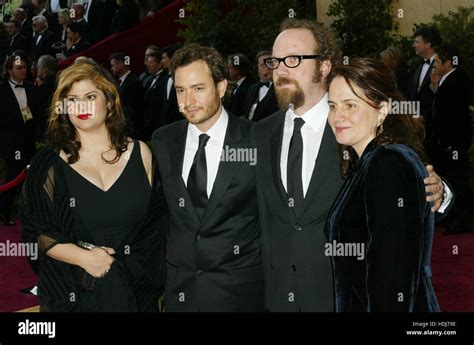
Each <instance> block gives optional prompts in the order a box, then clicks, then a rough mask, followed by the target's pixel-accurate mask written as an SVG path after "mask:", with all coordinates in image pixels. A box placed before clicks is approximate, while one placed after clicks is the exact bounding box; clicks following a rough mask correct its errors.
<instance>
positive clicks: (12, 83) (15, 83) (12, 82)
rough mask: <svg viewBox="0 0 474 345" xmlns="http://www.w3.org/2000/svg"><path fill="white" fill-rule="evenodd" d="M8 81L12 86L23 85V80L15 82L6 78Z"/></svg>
mask: <svg viewBox="0 0 474 345" xmlns="http://www.w3.org/2000/svg"><path fill="white" fill-rule="evenodd" d="M8 81H9V82H10V85H12V87H15V86H16V85H23V82H21V83H17V82H14V81H13V80H11V79H10V78H8Z"/></svg>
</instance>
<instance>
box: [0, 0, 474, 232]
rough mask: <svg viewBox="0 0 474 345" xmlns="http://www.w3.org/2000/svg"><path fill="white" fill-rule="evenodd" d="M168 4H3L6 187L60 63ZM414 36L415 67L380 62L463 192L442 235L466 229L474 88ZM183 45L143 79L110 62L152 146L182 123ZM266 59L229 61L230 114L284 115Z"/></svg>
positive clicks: (424, 39) (453, 56)
mask: <svg viewBox="0 0 474 345" xmlns="http://www.w3.org/2000/svg"><path fill="white" fill-rule="evenodd" d="M166 3H167V2H166V1H161V2H160V1H137V2H135V1H134V0H116V1H112V0H110V1H109V0H107V1H100V2H99V1H96V0H84V1H82V2H75V3H72V2H71V1H70V0H55V1H47V0H22V1H21V2H17V1H15V0H11V1H9V2H6V3H5V4H4V6H3V22H0V61H1V62H2V66H3V81H2V82H1V83H0V88H1V90H2V92H1V94H0V104H1V106H2V115H1V116H0V124H1V128H0V132H1V134H2V135H1V139H0V142H1V154H2V157H3V159H4V160H5V161H6V162H7V164H6V165H7V176H6V180H11V179H12V178H14V177H15V176H17V174H18V173H19V172H20V171H21V169H23V168H24V167H25V166H26V165H27V163H28V161H29V160H30V159H31V157H32V155H33V154H34V151H35V143H37V142H39V141H42V140H44V138H45V133H46V129H47V121H48V116H49V110H50V106H51V99H52V95H53V93H54V91H55V88H56V86H55V81H56V74H57V72H58V71H57V66H58V62H59V61H61V60H63V59H65V58H66V57H68V56H71V55H74V54H77V53H80V52H82V51H84V50H86V49H87V48H89V47H90V46H91V45H93V44H94V43H96V42H97V41H99V40H101V39H103V38H105V37H107V36H108V35H110V34H112V33H115V32H120V31H123V30H126V29H127V28H129V27H131V26H133V25H134V24H135V23H137V22H138V21H139V20H140V19H141V18H143V17H144V16H146V15H149V14H150V13H151V12H153V11H154V10H156V9H157V8H159V7H160V6H163V5H164V4H166ZM413 39H414V43H413V47H414V50H415V52H416V55H417V56H418V57H419V59H418V61H416V63H414V64H413V65H412V66H411V68H410V69H408V67H407V64H406V62H405V59H404V54H403V52H402V51H401V50H400V49H398V48H394V47H389V48H387V49H386V50H384V51H382V52H381V53H380V59H381V60H382V62H383V63H384V64H385V65H386V67H388V68H389V69H390V70H391V71H393V73H394V74H395V77H396V80H397V85H398V89H399V91H400V92H401V93H402V94H403V95H404V96H405V97H406V98H407V99H408V100H411V101H416V102H419V104H420V116H421V117H422V118H423V121H424V127H425V133H426V134H425V142H424V145H425V150H426V152H427V156H428V160H429V161H430V162H433V163H434V164H435V166H436V167H437V169H438V170H439V173H440V174H441V175H443V176H445V177H446V178H447V180H448V181H450V182H451V184H452V189H453V190H454V191H455V193H456V199H457V203H456V206H455V209H454V210H453V211H452V212H451V213H450V217H449V218H448V219H446V227H445V229H444V233H446V234H450V233H457V232H465V231H469V228H470V209H471V205H472V201H471V191H470V187H469V176H470V172H469V159H468V150H469V147H470V144H471V126H470V114H469V104H470V102H471V99H470V97H471V95H472V93H471V92H470V86H471V85H472V84H471V83H470V81H469V79H468V77H467V75H466V73H465V72H463V69H462V66H461V65H462V57H460V56H459V55H458V52H457V50H456V48H455V47H452V46H450V45H447V44H442V43H441V38H440V34H439V32H438V31H437V30H436V28H433V27H421V28H419V29H418V30H417V31H416V32H415V33H414V35H413ZM178 48H179V45H178V44H176V45H172V46H168V47H164V48H162V47H158V46H156V45H150V46H149V47H147V49H146V51H145V54H144V64H145V72H144V73H142V74H141V75H139V76H137V75H134V74H133V73H132V71H131V70H130V64H129V61H128V55H127V52H116V53H114V54H112V55H111V56H110V58H109V62H110V70H111V73H112V75H113V76H114V77H115V80H116V83H117V87H118V90H119V93H120V96H121V99H122V102H123V105H124V108H125V114H126V118H127V121H128V123H129V127H128V128H129V132H130V133H131V135H133V136H134V137H135V138H138V139H140V140H144V141H149V140H150V139H151V134H152V133H153V132H154V131H155V130H156V129H157V128H160V127H162V126H164V125H167V124H170V123H173V122H175V121H178V120H180V119H182V115H181V111H180V108H179V105H178V102H177V97H176V90H175V88H174V83H173V77H172V75H171V73H170V65H169V64H170V59H171V58H172V57H173V54H174V53H175V51H176V50H177V49H178ZM269 57H271V51H270V50H262V51H260V52H258V54H257V55H256V56H255V59H254V60H252V59H251V58H249V57H247V56H245V55H244V54H242V53H235V54H232V55H229V56H227V59H226V62H227V73H228V80H229V82H230V84H231V85H232V86H231V87H230V88H228V90H227V95H226V98H225V100H224V106H225V108H226V109H227V110H228V111H229V113H231V114H235V115H237V116H239V117H243V118H246V119H249V120H252V121H255V122H256V121H260V120H262V119H264V118H266V117H268V116H269V115H271V114H273V113H275V112H276V111H277V110H278V109H279V107H278V101H277V97H276V94H275V87H274V84H273V76H272V71H271V69H269V68H268V67H267V65H266V63H265V59H268V58H269ZM255 76H256V80H254V77H255ZM22 119H23V120H22ZM31 119H32V120H31ZM19 142H21V145H20V146H18V143H19ZM13 147H22V148H24V151H23V156H22V157H21V160H18V159H17V158H13V157H12V154H13V153H12V152H13V151H11V150H10V149H11V148H13ZM16 193H17V190H15V189H13V190H11V191H9V192H7V193H4V196H3V198H4V199H5V198H6V200H7V201H6V202H3V203H2V211H1V212H0V213H1V217H2V220H3V222H4V223H5V224H13V223H14V221H13V220H12V219H11V207H12V203H13V199H14V196H15V195H16ZM5 195H6V196H5Z"/></svg>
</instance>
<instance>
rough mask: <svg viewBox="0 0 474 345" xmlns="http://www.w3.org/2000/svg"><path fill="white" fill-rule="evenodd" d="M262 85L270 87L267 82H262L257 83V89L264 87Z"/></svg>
mask: <svg viewBox="0 0 474 345" xmlns="http://www.w3.org/2000/svg"><path fill="white" fill-rule="evenodd" d="M264 85H265V86H266V87H270V82H269V81H267V82H265V83H264V82H259V83H258V87H259V88H261V87H262V86H264Z"/></svg>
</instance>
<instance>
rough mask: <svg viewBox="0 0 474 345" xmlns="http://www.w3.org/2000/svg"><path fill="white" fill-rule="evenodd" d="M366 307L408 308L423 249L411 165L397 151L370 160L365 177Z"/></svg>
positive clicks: (396, 309)
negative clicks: (367, 236) (366, 228)
mask: <svg viewBox="0 0 474 345" xmlns="http://www.w3.org/2000/svg"><path fill="white" fill-rule="evenodd" d="M365 197H366V211H367V215H366V216H367V221H368V230H369V240H368V242H367V248H366V250H367V251H366V253H367V294H368V311H404V312H407V311H411V310H412V307H413V303H414V299H415V298H416V291H417V283H418V277H419V275H420V266H421V259H422V255H423V223H422V219H421V218H422V216H421V215H420V211H419V209H420V207H419V203H421V202H424V200H423V199H420V198H421V197H423V198H424V195H420V192H419V187H418V181H417V179H416V175H415V172H414V169H413V168H412V167H411V166H410V165H409V163H408V162H407V161H406V160H405V159H404V158H402V156H401V155H399V154H398V153H396V152H393V151H384V152H381V153H380V156H379V157H375V158H374V160H373V161H372V162H371V165H370V167H369V170H368V174H367V180H366V194H365Z"/></svg>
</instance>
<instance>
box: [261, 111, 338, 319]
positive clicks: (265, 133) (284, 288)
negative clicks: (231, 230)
mask: <svg viewBox="0 0 474 345" xmlns="http://www.w3.org/2000/svg"><path fill="white" fill-rule="evenodd" d="M284 120H285V112H284V111H279V112H277V113H275V114H274V115H271V116H269V117H267V118H266V119H263V120H262V121H259V122H257V123H256V124H255V125H254V127H253V129H252V141H253V142H254V143H255V145H256V148H257V152H258V164H257V192H258V207H259V211H260V223H261V225H262V258H263V263H264V271H265V302H266V307H267V309H269V310H270V311H318V312H330V311H334V294H333V280H332V271H331V262H330V258H329V257H327V256H325V252H324V246H325V243H326V242H327V241H326V236H325V233H324V226H325V223H326V217H327V215H328V212H329V209H330V207H331V205H332V203H333V201H334V200H335V198H336V196H337V194H338V192H339V190H340V188H341V186H342V183H343V179H342V177H341V174H340V162H339V155H338V147H337V142H336V139H335V137H334V134H333V132H332V130H331V128H330V127H329V124H327V123H326V127H325V129H324V134H323V138H322V142H321V146H320V149H319V153H318V157H317V159H316V162H315V166H314V170H313V174H312V176H311V180H310V184H309V187H308V190H307V193H306V196H305V198H304V205H303V209H302V211H301V212H300V215H299V216H296V215H295V212H294V209H293V208H292V207H289V202H288V196H287V193H286V191H285V189H284V186H283V184H282V182H281V169H280V156H281V147H282V138H283V126H284Z"/></svg>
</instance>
